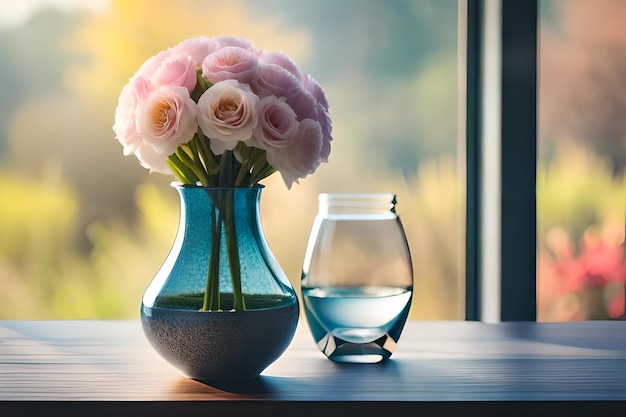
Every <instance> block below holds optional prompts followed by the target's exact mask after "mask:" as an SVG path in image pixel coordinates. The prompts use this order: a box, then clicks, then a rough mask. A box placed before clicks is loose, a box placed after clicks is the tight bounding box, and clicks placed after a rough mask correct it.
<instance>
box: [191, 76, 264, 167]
mask: <svg viewBox="0 0 626 417" xmlns="http://www.w3.org/2000/svg"><path fill="white" fill-rule="evenodd" d="M258 104H259V97H258V96H257V95H256V94H254V93H253V92H252V89H251V88H250V86H248V85H247V84H242V83H240V82H238V81H236V80H224V81H220V82H218V83H216V84H214V85H213V86H212V87H211V88H209V89H208V90H206V91H205V92H204V93H203V94H202V96H200V99H199V100H198V124H199V125H200V129H202V132H203V133H204V134H205V135H206V136H207V137H208V138H209V139H210V140H211V150H212V151H213V153H215V154H216V155H221V154H222V153H224V151H225V150H229V151H231V150H233V149H234V148H235V147H236V146H237V144H238V143H239V142H240V141H243V142H245V141H247V140H249V139H250V138H251V137H252V130H253V129H254V128H255V127H256V126H257V121H258V115H257V107H258Z"/></svg>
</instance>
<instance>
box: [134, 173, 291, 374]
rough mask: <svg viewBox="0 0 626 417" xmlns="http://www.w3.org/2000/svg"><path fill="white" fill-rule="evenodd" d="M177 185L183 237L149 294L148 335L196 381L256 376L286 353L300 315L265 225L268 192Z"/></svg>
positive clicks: (144, 319) (144, 317)
mask: <svg viewBox="0 0 626 417" xmlns="http://www.w3.org/2000/svg"><path fill="white" fill-rule="evenodd" d="M173 186H174V188H175V189H176V190H178V193H179V195H180V202H181V209H180V221H179V226H178V232H177V235H176V238H175V240H174V243H173V245H172V248H171V250H170V252H169V254H168V255H167V257H166V259H165V261H164V262H163V265H162V266H161V268H160V269H159V271H158V272H157V274H156V275H155V277H154V278H153V280H152V282H151V283H150V284H149V286H148V287H147V289H146V291H145V293H144V296H143V300H142V304H141V323H142V326H143V329H144V333H145V334H146V337H147V339H148V340H149V342H150V344H151V345H152V346H153V347H154V349H155V350H156V351H157V352H158V353H159V354H160V355H161V356H162V357H163V358H165V359H166V360H167V361H168V362H170V363H171V364H172V365H174V366H175V367H177V368H178V369H180V370H181V371H182V372H183V373H184V374H185V375H187V376H188V377H190V378H194V379H198V380H203V381H217V380H241V379H250V378H254V377H256V376H258V375H259V374H260V373H261V372H262V371H263V370H264V369H265V368H266V367H267V366H269V365H270V364H271V363H272V362H274V361H275V360H276V359H278V357H279V356H280V355H281V354H282V353H283V352H284V350H285V349H286V348H287V346H288V345H289V343H290V342H291V340H292V338H293V335H294V333H295V330H296V326H297V323H298V317H299V306H298V299H297V296H296V292H295V290H294V289H293V286H292V285H291V283H290V282H289V280H288V279H287V277H286V276H285V274H284V272H283V271H282V269H281V267H280V266H279V264H278V262H277V261H276V259H275V258H274V256H273V255H272V253H271V251H270V249H269V247H268V245H267V242H266V240H265V237H264V234H263V229H262V227H261V222H260V213H259V199H260V196H261V191H262V189H263V187H262V186H256V187H252V188H206V187H199V186H190V185H178V184H174V185H173Z"/></svg>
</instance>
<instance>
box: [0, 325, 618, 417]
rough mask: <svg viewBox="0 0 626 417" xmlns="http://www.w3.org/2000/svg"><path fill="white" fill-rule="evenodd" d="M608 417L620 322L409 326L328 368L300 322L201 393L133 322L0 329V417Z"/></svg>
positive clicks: (613, 405)
mask: <svg viewBox="0 0 626 417" xmlns="http://www.w3.org/2000/svg"><path fill="white" fill-rule="evenodd" d="M563 412H565V413H566V414H560V413H563ZM608 412H613V413H617V414H612V415H618V416H626V322H625V321H618V322H580V323H530V322H509V323H502V324H497V325H493V324H485V323H478V322H462V321H459V322H416V321H413V322H408V323H407V326H406V327H405V330H404V333H403V335H402V338H401V339H400V343H399V344H398V346H397V349H396V352H395V353H394V355H393V356H392V357H391V360H389V361H387V362H385V363H382V364H375V365H367V364H341V365H340V364H336V363H333V362H331V361H329V360H328V359H326V358H325V357H324V356H323V355H322V354H321V353H319V352H318V351H317V348H316V347H315V345H314V343H313V340H312V338H311V336H310V334H309V332H308V328H307V325H306V322H304V321H301V323H300V327H299V328H298V331H297V333H296V336H295V338H294V341H293V342H292V344H291V345H290V346H289V348H288V349H287V351H286V352H285V353H284V354H283V356H282V357H281V358H280V359H278V361H276V362H275V363H274V364H272V365H271V366H270V367H269V368H267V369H266V370H265V371H264V372H263V374H262V375H261V377H259V378H258V379H256V380H253V381H248V382H245V383H222V384H213V385H205V384H203V383H200V382H198V381H194V380H191V379H188V378H185V377H184V376H182V374H181V373H180V372H179V371H178V370H176V369H175V368H173V367H171V366H170V365H169V364H168V363H167V362H165V361H164V360H163V359H161V357H160V356H158V355H157V354H156V353H155V352H154V351H153V350H152V348H151V347H150V346H149V345H148V343H147V341H146V339H145V338H144V336H143V332H142V329H141V325H140V323H139V322H137V321H39V322H38V321H4V322H3V321H0V417H7V416H13V415H15V416H20V417H23V416H28V415H40V416H44V415H46V416H48V415H53V416H56V415H76V416H79V415H80V416H87V417H92V416H96V415H103V416H105V415H106V416H111V417H118V416H122V415H132V416H137V415H151V416H160V415H163V416H168V417H172V416H182V415H185V416H189V415H191V416H193V415H198V416H200V415H202V416H216V415H224V416H229V417H230V416H237V415H250V416H256V415H272V416H280V415H288V416H297V417H302V416H309V415H311V416H313V415H315V416H330V415H343V416H348V417H356V416H357V414H358V413H362V414H363V415H383V416H385V417H387V416H389V417H391V416H398V415H402V416H404V415H407V416H412V415H415V416H428V415H436V416H442V415H458V416H463V417H465V416H472V415H481V416H487V415H503V416H510V415H530V416H536V415H552V416H554V415H555V414H556V413H558V415H566V416H567V417H571V416H572V415H593V416H595V415H603V413H608ZM399 413H401V414H399Z"/></svg>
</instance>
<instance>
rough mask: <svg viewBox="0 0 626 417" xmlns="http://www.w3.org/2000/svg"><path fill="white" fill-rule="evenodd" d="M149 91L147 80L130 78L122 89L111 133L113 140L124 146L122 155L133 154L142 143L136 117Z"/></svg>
mask: <svg viewBox="0 0 626 417" xmlns="http://www.w3.org/2000/svg"><path fill="white" fill-rule="evenodd" d="M149 90H150V84H149V82H148V81H147V80H145V79H144V78H140V77H134V78H131V79H130V81H129V82H128V83H127V84H126V85H125V86H124V88H122V92H121V93H120V97H119V100H118V104H117V108H116V109H115V123H114V124H113V131H114V132H115V138H116V139H117V140H118V141H119V142H120V143H121V144H122V146H124V155H130V154H132V153H134V152H135V151H136V150H137V149H139V147H140V146H141V144H142V142H143V138H142V137H141V135H140V134H139V132H138V129H137V123H136V117H137V109H138V106H139V103H141V102H143V101H145V99H146V97H147V96H148V93H149Z"/></svg>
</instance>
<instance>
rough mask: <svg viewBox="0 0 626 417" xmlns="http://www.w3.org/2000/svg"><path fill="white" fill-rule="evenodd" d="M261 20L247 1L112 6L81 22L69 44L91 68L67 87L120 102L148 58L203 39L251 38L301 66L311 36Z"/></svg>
mask: <svg viewBox="0 0 626 417" xmlns="http://www.w3.org/2000/svg"><path fill="white" fill-rule="evenodd" d="M279 25H280V21H277V20H276V21H273V20H270V19H267V18H263V19H258V18H256V17H255V16H254V15H252V14H251V13H250V11H249V7H246V4H245V2H243V1H232V0H231V1H220V0H206V1H194V0H179V1H169V0H133V1H127V0H112V1H111V2H110V5H109V9H108V10H107V12H106V13H104V14H94V15H92V16H90V17H89V18H87V19H85V20H84V21H83V22H82V25H81V27H80V29H79V30H78V32H77V33H74V34H72V37H71V38H69V39H68V40H67V46H68V48H69V49H71V50H72V51H74V52H78V53H79V54H84V55H86V57H87V58H88V62H87V63H86V64H83V65H81V66H79V67H75V68H73V70H72V71H68V72H67V74H66V76H67V80H68V83H69V84H70V85H71V86H72V88H73V89H75V90H76V91H77V92H79V93H81V94H96V95H99V96H101V97H111V96H117V95H118V94H119V92H120V90H121V88H122V86H123V85H124V84H125V83H126V82H127V81H128V79H129V77H130V76H131V75H132V74H133V73H134V72H135V71H136V70H137V69H138V68H139V67H140V66H141V64H142V63H143V62H144V61H145V60H146V59H148V58H149V57H151V56H153V55H155V54H157V53H158V52H160V51H162V50H164V49H166V48H169V47H171V46H174V45H175V44H177V43H179V42H181V41H183V40H185V39H188V38H195V37H198V36H206V37H212V36H218V35H230V36H240V37H247V38H249V39H251V40H253V42H254V43H255V45H256V46H257V47H259V48H263V49H270V50H280V51H282V52H284V53H286V54H287V55H289V56H290V57H291V58H292V59H294V60H295V61H296V62H299V61H300V60H303V59H304V58H305V57H306V53H307V51H308V50H309V47H310V44H311V41H310V38H309V34H308V33H306V32H304V31H301V30H295V29H286V28H285V27H280V26H279Z"/></svg>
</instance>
